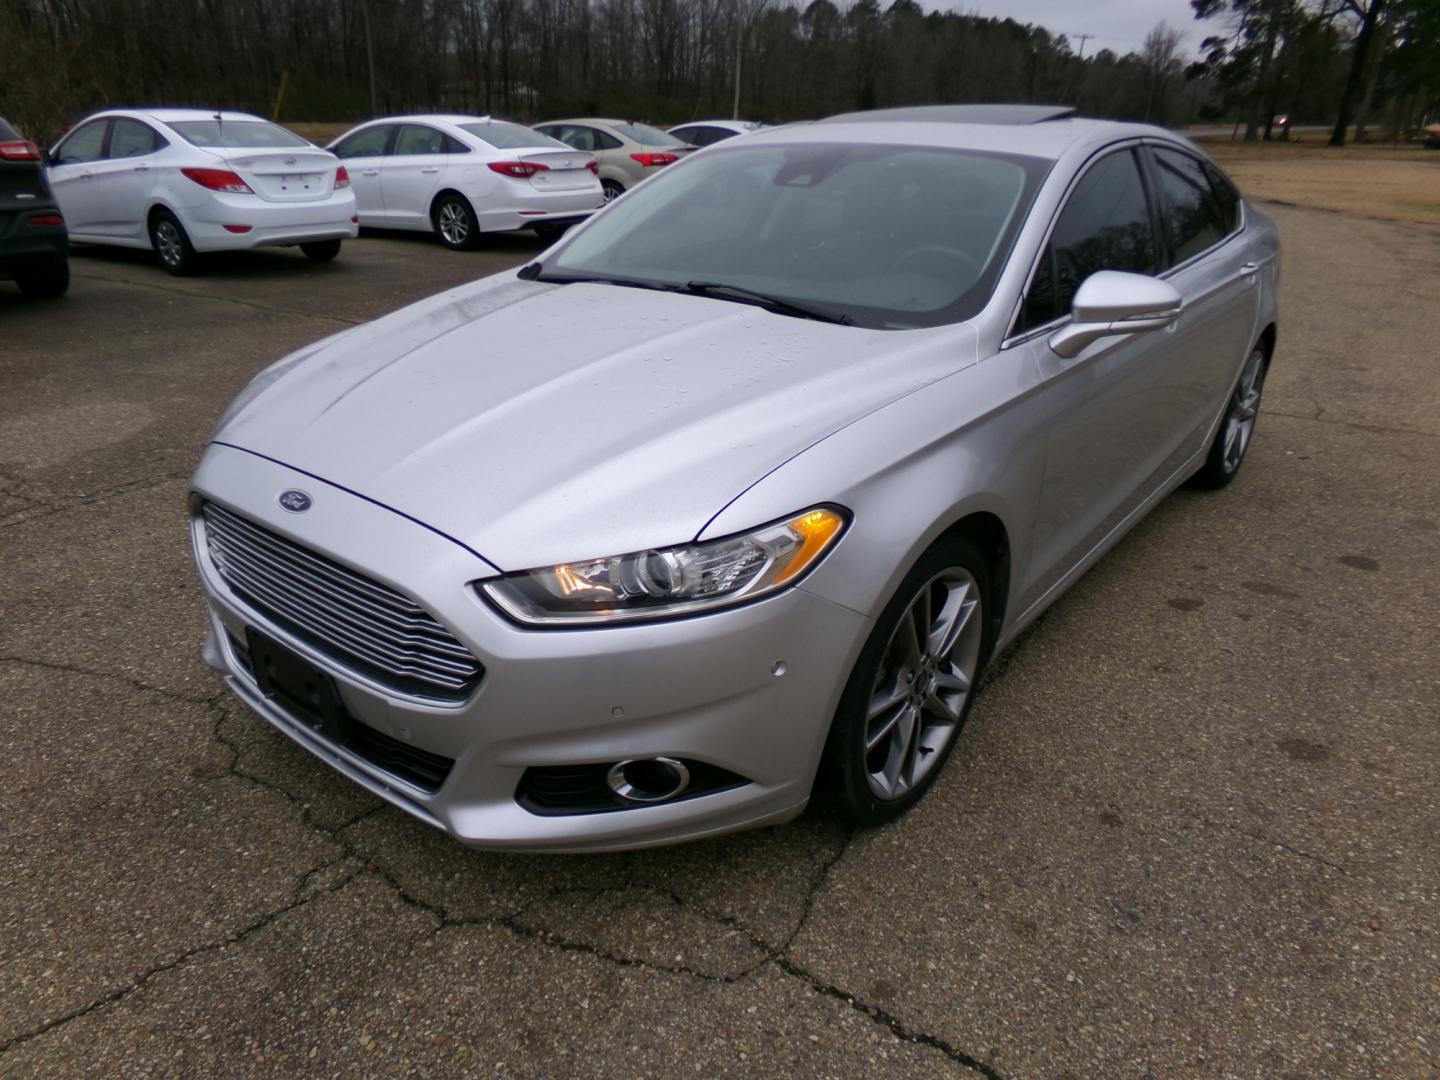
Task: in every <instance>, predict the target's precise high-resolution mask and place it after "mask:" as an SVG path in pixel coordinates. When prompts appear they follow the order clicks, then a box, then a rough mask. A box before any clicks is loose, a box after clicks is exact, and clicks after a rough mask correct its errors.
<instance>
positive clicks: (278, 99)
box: [270, 68, 290, 122]
mask: <svg viewBox="0 0 1440 1080" xmlns="http://www.w3.org/2000/svg"><path fill="white" fill-rule="evenodd" d="M289 81H290V69H289V68H286V69H285V70H284V71H282V72H281V73H280V92H279V93H278V94H276V95H275V111H274V112H272V113H271V114H270V119H271V120H274V121H276V122H278V121H279V120H280V106H281V105H282V104H284V102H285V84H286V83H287V82H289Z"/></svg>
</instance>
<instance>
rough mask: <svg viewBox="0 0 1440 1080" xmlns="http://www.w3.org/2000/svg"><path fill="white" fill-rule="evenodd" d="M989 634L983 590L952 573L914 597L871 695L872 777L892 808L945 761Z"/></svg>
mask: <svg viewBox="0 0 1440 1080" xmlns="http://www.w3.org/2000/svg"><path fill="white" fill-rule="evenodd" d="M983 633H984V612H983V611H982V610H981V603H980V587H979V585H978V584H977V583H976V581H975V578H974V577H973V576H971V574H970V573H969V572H968V571H967V570H965V569H964V568H963V567H958V566H955V567H950V568H949V569H947V570H943V571H941V572H940V573H938V574H936V575H935V576H934V577H933V578H931V579H930V581H929V582H927V583H926V584H925V585H924V586H923V587H921V589H920V590H919V591H918V592H917V593H916V594H915V597H914V599H913V600H911V602H910V604H909V606H908V607H907V608H906V610H905V614H904V615H903V616H902V617H901V619H900V622H899V624H898V625H897V626H896V627H895V632H894V633H893V634H892V635H891V637H890V641H889V643H888V644H887V645H886V647H885V654H884V657H883V659H882V660H881V663H880V669H879V672H878V674H877V675H876V679H875V685H874V687H873V688H872V690H871V694H870V702H869V706H868V711H867V715H866V721H865V774H866V779H867V781H868V782H869V785H870V791H871V792H872V793H873V794H874V795H875V797H876V798H878V799H882V800H885V801H887V802H889V801H894V800H896V799H899V798H901V797H903V796H904V795H905V794H906V792H908V791H911V790H912V789H913V788H914V787H915V786H916V785H917V784H919V783H920V782H921V781H922V780H924V778H925V777H926V775H927V774H928V773H929V772H930V771H931V769H933V768H934V767H935V765H936V764H937V763H938V762H939V761H940V760H941V759H942V758H943V757H944V753H943V751H944V750H945V748H946V746H947V745H948V744H949V742H950V740H951V739H953V738H954V737H955V733H956V731H957V730H958V729H959V726H960V719H961V717H962V716H964V715H965V704H966V702H967V700H968V699H969V697H970V694H971V692H972V690H973V688H974V682H975V676H976V673H977V672H978V670H979V664H980V646H981V641H982V638H983Z"/></svg>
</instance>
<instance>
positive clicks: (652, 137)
mask: <svg viewBox="0 0 1440 1080" xmlns="http://www.w3.org/2000/svg"><path fill="white" fill-rule="evenodd" d="M610 126H611V127H613V128H614V129H615V130H616V131H618V132H619V133H620V134H621V135H624V136H625V137H626V138H627V139H630V140H631V141H633V142H637V143H639V144H640V145H641V146H685V145H686V143H684V142H682V141H681V140H680V139H677V138H675V136H674V135H668V134H666V133H665V132H663V131H661V130H660V129H659V128H652V127H651V126H650V125H649V124H611V125H610Z"/></svg>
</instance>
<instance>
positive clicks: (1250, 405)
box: [1223, 349, 1265, 472]
mask: <svg viewBox="0 0 1440 1080" xmlns="http://www.w3.org/2000/svg"><path fill="white" fill-rule="evenodd" d="M1264 388H1265V353H1264V352H1263V351H1262V350H1260V349H1256V350H1255V351H1254V352H1252V353H1251V354H1250V358H1249V359H1248V360H1246V361H1245V367H1244V370H1242V371H1241V372H1240V381H1239V382H1237V383H1236V384H1235V394H1234V396H1233V397H1232V398H1231V399H1230V410H1229V412H1227V413H1226V415H1225V435H1224V443H1223V446H1224V450H1223V455H1224V456H1223V460H1224V462H1225V471H1226V472H1234V471H1235V470H1236V469H1238V468H1239V467H1240V461H1241V459H1242V458H1244V456H1245V451H1246V450H1247V449H1249V447H1250V438H1251V436H1252V435H1254V434H1255V418H1256V416H1257V415H1258V414H1259V412H1260V394H1261V392H1262V391H1263V390H1264Z"/></svg>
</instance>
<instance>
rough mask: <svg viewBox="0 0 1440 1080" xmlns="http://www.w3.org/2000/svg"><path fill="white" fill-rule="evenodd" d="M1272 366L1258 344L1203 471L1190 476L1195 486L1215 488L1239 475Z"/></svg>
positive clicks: (1236, 385)
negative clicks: (1266, 374) (1267, 376)
mask: <svg viewBox="0 0 1440 1080" xmlns="http://www.w3.org/2000/svg"><path fill="white" fill-rule="evenodd" d="M1269 366H1270V364H1269V361H1268V360H1267V359H1266V357H1265V350H1264V349H1263V348H1261V347H1260V346H1259V345H1257V346H1255V349H1254V351H1252V352H1251V353H1250V356H1249V357H1248V358H1247V359H1246V361H1245V366H1244V367H1243V368H1241V370H1240V378H1239V379H1237V380H1236V381H1235V389H1234V390H1232V391H1231V393H1230V400H1229V402H1228V403H1227V404H1226V406H1225V419H1224V420H1222V421H1220V430H1219V431H1217V432H1216V433H1215V441H1214V442H1213V443H1211V444H1210V454H1209V456H1208V457H1207V458H1206V459H1205V464H1204V465H1202V466H1201V467H1200V471H1199V472H1197V473H1196V474H1195V475H1194V476H1193V477H1191V479H1190V483H1191V485H1192V486H1194V487H1198V488H1208V489H1210V490H1215V489H1217V488H1222V487H1224V486H1225V485H1226V484H1228V483H1230V481H1231V480H1234V479H1235V474H1236V473H1237V472H1239V471H1240V463H1241V462H1242V461H1244V460H1245V451H1246V450H1248V449H1250V440H1251V439H1252V438H1253V437H1254V435H1255V421H1256V419H1257V418H1258V417H1259V414H1260V395H1261V393H1263V392H1264V390H1265V373H1266V371H1267V369H1268V368H1269Z"/></svg>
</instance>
